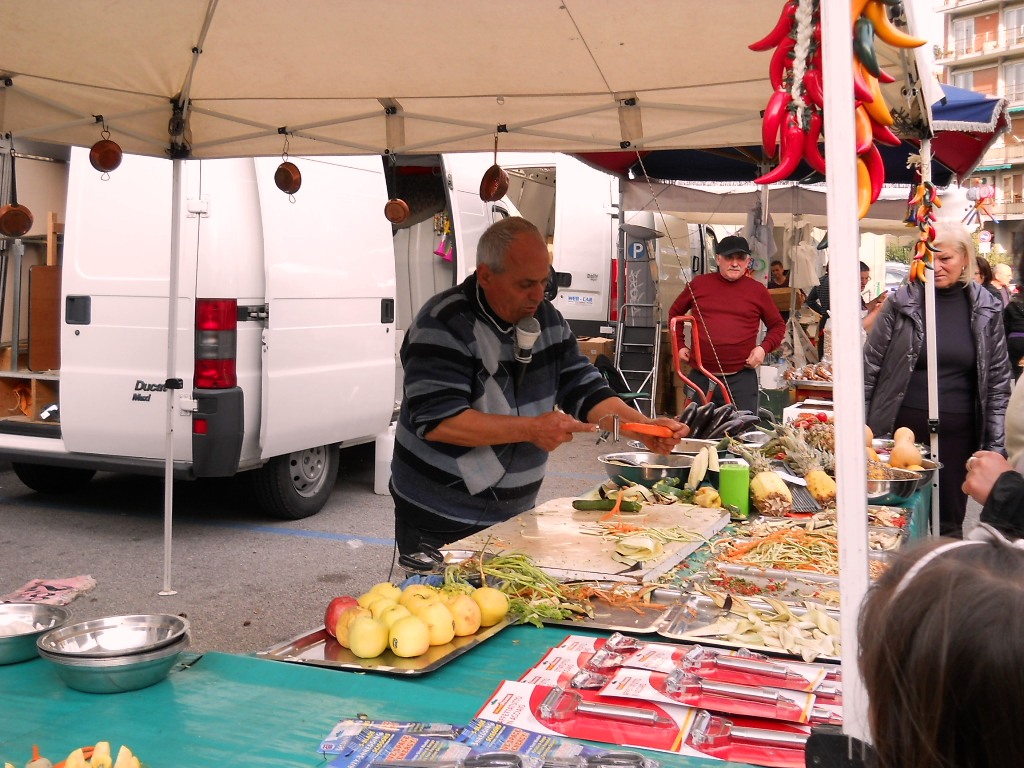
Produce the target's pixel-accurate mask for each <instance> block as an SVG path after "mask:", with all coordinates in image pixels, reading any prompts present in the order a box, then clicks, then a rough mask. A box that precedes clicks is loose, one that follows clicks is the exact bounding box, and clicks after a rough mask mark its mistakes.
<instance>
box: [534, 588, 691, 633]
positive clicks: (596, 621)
mask: <svg viewBox="0 0 1024 768" xmlns="http://www.w3.org/2000/svg"><path fill="white" fill-rule="evenodd" d="M588 583H593V584H594V586H597V587H599V588H605V589H611V588H613V587H615V588H616V589H617V590H620V591H625V592H633V593H636V592H639V591H641V590H642V589H644V587H643V586H642V585H639V584H637V585H633V584H628V585H627V584H622V583H620V582H613V581H597V582H588ZM687 597H688V595H687V594H686V593H685V592H682V591H680V590H678V589H673V588H671V587H658V588H656V589H654V590H653V591H652V592H651V593H650V598H651V602H652V603H656V604H660V605H663V606H664V607H663V608H653V607H652V608H648V609H645V610H643V611H642V612H641V613H637V612H636V611H634V610H632V609H630V608H628V607H626V606H613V605H609V604H608V603H606V602H604V601H603V600H600V599H597V600H591V602H590V604H591V607H592V608H593V610H594V615H593V617H590V616H581V617H580V618H579V619H567V620H564V621H562V620H554V619H553V620H550V621H549V620H545V621H544V623H545V624H551V625H558V626H563V627H586V628H587V629H604V630H608V631H611V632H632V633H634V634H650V633H653V632H655V631H656V630H657V629H658V626H659V625H660V624H661V623H662V621H663V620H664V617H665V615H666V614H667V613H668V612H669V611H671V610H672V608H674V607H675V606H677V605H680V604H681V603H683V602H685V601H686V599H687Z"/></svg>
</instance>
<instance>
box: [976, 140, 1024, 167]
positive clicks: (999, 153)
mask: <svg viewBox="0 0 1024 768" xmlns="http://www.w3.org/2000/svg"><path fill="white" fill-rule="evenodd" d="M1014 165H1024V144H1017V143H1016V142H1014V141H1013V139H1008V143H1007V144H1005V145H1004V146H1001V147H993V148H992V149H990V150H989V151H988V152H986V153H985V156H984V157H983V158H982V159H981V162H980V163H978V169H979V170H981V169H984V168H1006V167H1008V166H1014Z"/></svg>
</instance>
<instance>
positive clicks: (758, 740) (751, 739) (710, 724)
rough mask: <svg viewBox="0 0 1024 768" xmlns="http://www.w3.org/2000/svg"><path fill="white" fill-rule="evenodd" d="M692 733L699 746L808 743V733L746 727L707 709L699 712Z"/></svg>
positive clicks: (793, 745)
mask: <svg viewBox="0 0 1024 768" xmlns="http://www.w3.org/2000/svg"><path fill="white" fill-rule="evenodd" d="M690 733H691V738H692V739H693V743H694V745H695V746H697V747H711V748H714V747H725V746H728V745H729V744H732V743H733V742H737V741H741V742H747V743H752V744H764V745H766V746H776V747H789V748H790V749H803V748H804V745H805V744H806V743H807V734H806V733H786V732H784V731H772V730H768V729H767V728H745V727H742V726H737V725H733V722H732V720H726V719H725V718H724V717H716V716H715V715H712V714H711V713H710V712H708V711H707V710H701V711H700V712H699V713H697V718H696V720H694V723H693V729H692V730H691V731H690Z"/></svg>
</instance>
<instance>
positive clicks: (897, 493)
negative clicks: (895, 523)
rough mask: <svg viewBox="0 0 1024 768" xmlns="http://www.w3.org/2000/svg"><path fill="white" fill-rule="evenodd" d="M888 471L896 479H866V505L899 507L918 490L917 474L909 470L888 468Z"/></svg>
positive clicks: (918, 480)
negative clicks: (894, 475)
mask: <svg viewBox="0 0 1024 768" xmlns="http://www.w3.org/2000/svg"><path fill="white" fill-rule="evenodd" d="M889 471H890V472H893V473H894V474H896V477H895V478H892V479H886V480H874V479H872V478H868V504H880V505H882V506H886V505H896V506H900V505H901V504H904V503H905V502H907V501H909V499H910V497H911V496H913V495H914V492H915V491H916V490H917V489H918V487H919V486H918V483H920V482H921V476H920V474H919V473H917V472H913V471H911V470H909V469H894V468H890V470H889Z"/></svg>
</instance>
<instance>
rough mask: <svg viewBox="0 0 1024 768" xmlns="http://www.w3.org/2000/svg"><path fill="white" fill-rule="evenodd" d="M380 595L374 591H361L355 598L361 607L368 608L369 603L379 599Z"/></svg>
mask: <svg viewBox="0 0 1024 768" xmlns="http://www.w3.org/2000/svg"><path fill="white" fill-rule="evenodd" d="M380 597H381V596H380V595H379V594H378V593H376V592H363V594H361V595H360V596H359V597H357V598H356V602H357V603H359V604H360V605H361V606H363V608H369V607H370V603H372V602H373V601H374V600H380Z"/></svg>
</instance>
